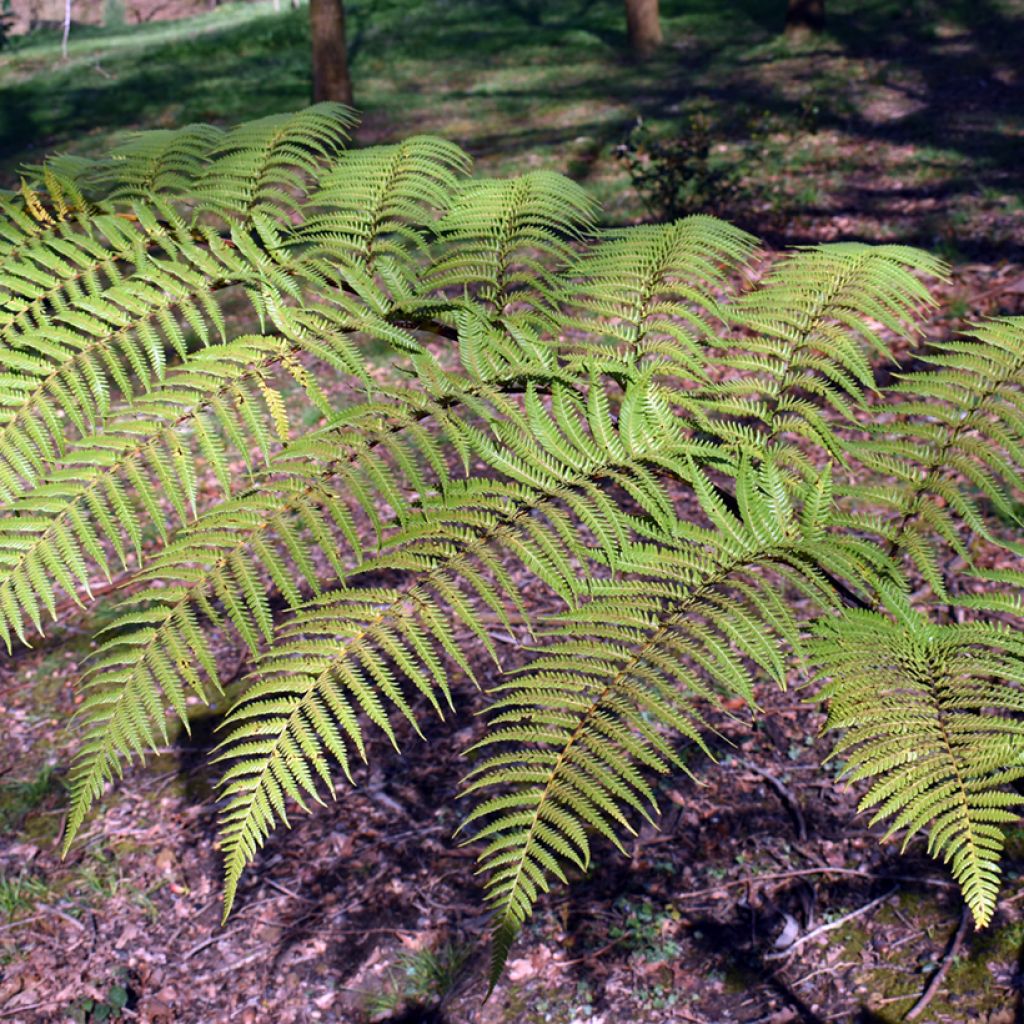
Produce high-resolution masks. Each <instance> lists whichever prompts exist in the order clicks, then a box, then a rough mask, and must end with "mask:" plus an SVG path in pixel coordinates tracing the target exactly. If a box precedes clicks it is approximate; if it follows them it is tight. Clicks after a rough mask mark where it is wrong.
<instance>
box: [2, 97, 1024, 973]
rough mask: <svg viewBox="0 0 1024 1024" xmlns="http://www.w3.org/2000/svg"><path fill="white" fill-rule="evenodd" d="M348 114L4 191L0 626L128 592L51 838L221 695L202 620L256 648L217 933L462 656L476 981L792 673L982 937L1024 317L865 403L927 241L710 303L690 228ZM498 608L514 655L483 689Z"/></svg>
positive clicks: (102, 659) (810, 268)
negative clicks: (392, 138)
mask: <svg viewBox="0 0 1024 1024" xmlns="http://www.w3.org/2000/svg"><path fill="white" fill-rule="evenodd" d="M350 124H351V118H350V116H349V114H348V112H347V111H345V110H343V109H341V108H338V107H331V106H319V107H313V108H310V109H309V110H306V111H303V112H301V113H299V114H295V115H290V116H287V117H273V118H267V119H265V120H261V121H257V122H253V123H250V124H245V125H242V126H240V127H238V128H235V129H232V130H230V131H226V132H222V131H219V130H217V129H214V128H210V127H205V126H191V127H188V128H185V129H182V130H180V131H176V132H172V131H158V132H149V133H145V134H142V135H140V136H138V137H137V138H135V139H133V140H132V141H130V142H128V143H127V144H125V145H124V146H122V147H121V148H120V149H118V150H117V151H115V152H114V153H113V154H111V156H110V157H109V158H108V159H104V160H99V161H95V162H91V161H84V160H78V159H71V158H55V159H53V160H51V161H49V162H48V163H47V164H46V165H45V167H43V168H41V169H38V170H36V171H33V172H31V174H30V181H29V183H28V184H26V185H25V186H24V187H23V188H22V190H21V192H20V193H19V194H10V195H8V196H7V197H6V198H4V199H3V200H2V207H0V353H2V361H3V370H2V376H0V501H2V502H3V518H2V520H0V635H2V636H3V639H4V641H5V642H6V643H7V645H8V646H11V645H13V644H14V643H16V642H20V643H27V642H29V638H30V634H31V633H32V631H33V630H37V631H41V630H42V628H43V619H44V617H46V616H47V615H54V614H56V613H57V611H58V609H59V608H61V607H63V605H62V604H61V603H60V602H62V601H66V600H67V598H68V596H70V597H73V598H74V600H75V601H77V602H78V603H79V604H81V605H85V604H87V603H88V602H89V601H90V600H91V591H92V589H93V588H94V587H95V584H96V580H97V579H98V577H99V576H103V577H114V576H115V575H118V576H119V577H124V578H125V579H127V580H128V581H129V582H130V586H129V587H127V588H126V589H125V591H124V593H123V596H121V597H119V598H116V599H115V600H116V601H117V603H118V607H119V613H118V615H117V617H116V619H115V621H114V622H113V624H112V625H110V626H109V627H107V628H106V629H105V630H104V631H103V633H102V635H101V640H102V644H101V646H100V647H99V649H98V650H97V651H96V653H95V655H94V656H93V657H92V660H91V662H90V663H89V665H88V668H87V670H86V672H85V674H84V676H83V678H82V680H81V691H82V693H83V694H84V700H83V702H82V704H81V708H80V711H79V714H78V724H79V728H80V731H81V736H82V742H81V746H80V748H79V749H78V752H77V755H76V757H75V761H74V767H73V770H72V778H71V787H72V807H71V812H70V816H69V821H68V828H67V836H66V843H67V844H70V843H71V842H72V840H73V838H74V836H75V833H76V832H77V831H78V829H79V828H80V826H81V824H82V822H83V820H84V818H85V816H86V814H87V813H88V811H89V809H90V807H91V806H92V804H93V803H94V802H95V801H96V800H97V799H98V798H99V797H100V796H101V795H102V794H103V792H104V790H105V787H106V785H107V783H108V782H110V781H111V780H112V779H113V778H115V777H117V776H118V775H120V774H121V772H122V771H123V768H124V764H125V762H126V761H128V760H131V759H133V758H134V757H135V756H138V757H140V758H141V757H144V756H145V754H146V752H147V750H148V749H149V748H151V747H153V746H154V745H155V744H157V743H158V742H160V740H161V738H162V737H164V736H166V730H167V726H168V721H169V718H173V717H174V716H177V717H178V718H180V719H181V721H182V722H183V723H184V724H185V726H186V727H187V725H188V714H189V702H190V700H191V701H193V702H194V701H195V700H197V699H198V700H199V701H202V702H205V703H213V702H216V701H218V700H219V699H221V698H220V697H219V696H218V695H219V693H220V687H221V680H220V679H219V666H218V664H217V661H216V658H215V651H214V648H213V646H212V645H211V640H210V631H211V630H214V629H215V630H217V631H220V632H221V633H226V632H234V633H235V634H236V635H237V636H238V637H239V638H240V639H241V641H242V642H244V644H245V645H247V646H248V648H249V650H250V652H251V659H252V660H251V666H252V667H251V672H250V673H249V675H248V676H247V677H246V678H245V680H244V685H243V686H242V688H241V694H240V696H239V697H238V698H237V700H236V701H235V703H234V705H233V707H232V708H231V710H230V712H229V713H228V716H227V721H226V729H225V733H224V739H223V742H222V744H221V746H220V748H219V750H218V752H217V755H216V757H217V759H218V760H219V761H220V762H221V763H222V764H223V765H224V773H223V778H222V783H221V790H220V793H221V798H222V811H221V843H222V849H223V854H224V857H225V861H226V887H225V913H226V912H227V911H228V910H230V907H231V904H232V901H233V900H234V898H235V893H236V887H237V884H238V881H239V878H240V876H241V873H242V871H243V869H244V867H245V865H246V864H247V862H248V861H249V860H250V859H251V858H252V857H253V855H254V854H255V852H256V851H257V850H258V848H259V847H260V845H261V844H262V843H263V841H264V839H265V838H266V836H267V834H268V833H269V832H270V830H271V829H273V828H274V827H275V826H276V825H277V824H278V823H279V822H282V821H285V822H286V821H287V815H288V814H289V813H291V810H290V808H292V807H300V808H304V809H305V808H307V807H308V806H309V805H310V804H311V802H313V801H320V800H322V798H323V796H324V794H326V793H331V792H333V787H334V784H335V779H336V778H337V776H338V774H339V773H340V774H342V775H349V773H350V770H351V766H352V763H353V761H354V760H356V759H360V758H364V757H365V754H366V733H367V730H368V729H379V730H381V731H382V732H383V733H384V734H386V735H387V736H388V737H389V738H390V739H391V740H392V742H396V736H397V733H396V722H397V721H398V720H401V719H404V720H406V721H407V722H408V723H409V724H410V725H411V727H412V728H413V729H414V730H415V731H416V732H417V733H419V732H420V731H421V730H425V729H427V727H428V724H427V723H428V720H429V719H430V717H431V712H432V713H434V714H436V716H438V717H442V718H443V717H445V716H446V715H448V714H458V713H459V705H460V702H461V701H463V698H461V697H460V693H462V692H464V686H465V680H466V679H469V680H474V679H475V678H476V673H479V671H480V664H481V659H482V657H486V658H489V659H490V660H492V661H493V662H494V667H493V668H488V669H487V678H488V680H489V681H490V680H494V683H493V685H492V686H490V687H489V689H488V699H489V702H490V703H489V707H490V711H489V715H488V718H487V720H486V730H485V731H484V733H483V737H482V739H481V740H480V742H479V743H478V744H477V745H476V746H475V747H474V749H473V751H472V752H471V754H470V758H471V761H470V769H469V774H468V777H467V779H466V781H465V783H464V787H463V789H464V792H465V793H466V794H467V795H469V796H470V797H471V810H470V811H469V812H468V814H467V815H466V817H465V821H464V825H463V831H462V834H463V835H464V836H465V837H467V838H470V839H472V840H473V841H474V842H476V843H478V844H479V846H480V864H481V867H482V869H483V871H484V873H485V875H486V877H487V884H486V891H487V898H488V900H489V902H490V904H491V906H492V908H493V913H494V946H493V949H494V954H493V971H492V980H493V978H496V977H497V975H498V974H499V972H500V970H501V966H502V964H503V962H504V959H505V956H506V954H507V951H508V948H509V945H510V943H511V942H512V941H513V938H514V936H515V934H516V931H517V930H518V928H519V927H520V925H521V924H522V923H523V921H524V920H525V919H526V918H527V916H528V915H529V914H530V912H531V909H532V907H533V905H534V903H535V901H536V900H537V899H538V898H539V897H540V895H541V894H542V893H543V892H544V891H546V890H547V889H548V887H549V885H550V884H551V883H552V881H553V880H564V879H565V877H566V871H567V869H568V867H569V866H574V867H576V868H585V867H586V866H587V865H588V864H589V861H590V856H591V846H592V843H593V842H594V840H595V837H605V838H606V839H607V840H608V841H609V842H610V843H612V844H614V845H619V844H620V843H621V842H622V840H623V837H624V836H626V835H628V834H629V833H630V832H631V831H632V829H633V827H634V825H635V823H636V822H637V821H638V819H642V818H647V819H650V818H652V817H653V815H654V814H655V810H656V807H655V793H654V787H653V785H652V782H651V777H652V773H658V772H669V771H673V770H678V769H680V768H682V769H684V770H685V765H684V762H683V757H682V753H681V746H680V743H679V739H680V738H682V739H683V740H685V741H686V742H687V743H689V744H696V745H697V746H700V747H705V749H706V746H705V745H706V741H705V735H706V733H707V730H708V728H709V726H708V721H707V716H708V713H709V712H710V711H711V710H713V709H714V708H716V707H717V706H719V705H720V704H721V703H722V701H723V700H729V701H730V704H734V703H735V701H736V699H737V698H739V699H740V700H741V701H743V702H745V703H746V704H748V705H749V706H750V708H751V709H753V710H755V711H756V701H755V688H756V686H757V685H758V684H759V683H762V682H765V681H771V682H774V683H775V684H777V685H779V686H785V685H787V683H791V682H793V681H794V680H798V679H800V678H805V679H817V680H820V681H821V682H822V684H823V686H822V688H821V689H820V690H819V691H818V694H817V696H818V697H820V698H821V699H824V700H827V701H828V702H829V707H830V715H829V725H830V726H831V727H832V728H835V729H839V730H841V736H840V740H839V750H840V752H841V754H842V757H843V759H844V761H845V762H846V772H847V776H848V777H849V778H851V779H853V780H859V779H870V780H871V782H870V788H868V789H867V791H866V795H865V797H864V802H863V803H864V806H873V807H875V808H876V816H877V817H878V818H886V819H888V821H889V822H890V829H891V831H899V832H902V833H903V834H904V835H905V836H906V837H908V838H909V837H910V836H911V835H912V834H914V833H915V832H916V831H917V830H919V829H922V828H926V829H928V835H929V840H928V842H929V848H930V849H931V851H932V852H933V853H934V854H935V855H936V856H939V857H941V858H943V859H944V860H946V861H947V862H949V863H950V865H951V868H952V872H953V875H954V877H955V878H956V879H957V881H958V882H959V883H960V885H961V887H962V889H963V892H964V896H965V898H966V900H967V902H968V903H969V905H970V907H971V910H972V911H973V914H974V917H975V919H976V921H977V923H978V924H979V925H984V924H985V923H986V922H988V921H989V919H990V918H991V916H992V913H993V911H994V908H995V903H996V897H997V886H998V870H999V868H998V861H999V855H1000V849H1001V844H1002V841H1003V835H1002V828H1003V826H1004V825H1007V824H1008V823H1011V822H1013V821H1015V820H1016V807H1017V805H1018V803H1019V797H1018V795H1017V793H1016V792H1015V791H1014V789H1013V786H1012V784H1013V783H1014V782H1015V781H1017V780H1019V779H1020V778H1021V777H1022V776H1024V760H1022V753H1024V725H1022V722H1021V718H1020V712H1021V711H1022V710H1024V697H1022V692H1021V685H1020V684H1021V680H1022V678H1024V668H1022V665H1024V662H1022V657H1024V644H1022V642H1021V639H1020V634H1019V633H1018V631H1017V623H1018V621H1019V617H1020V614H1021V610H1022V609H1021V602H1020V596H1019V588H1020V586H1021V583H1022V581H1024V574H1021V573H1020V572H1018V571H1016V570H1012V571H1011V570H995V569H992V568H989V566H991V565H992V564H994V562H995V561H996V560H998V559H997V556H998V558H1002V561H1001V562H1000V564H1004V563H1005V554H1006V553H1007V552H1009V553H1013V554H1015V553H1017V552H1018V551H1019V542H1018V541H1017V540H1016V536H1015V528H1016V525H1017V524H1018V523H1019V518H1018V513H1019V509H1020V508H1021V505H1020V502H1019V493H1020V491H1021V489H1022V485H1024V477H1022V472H1024V470H1022V462H1024V405H1022V403H1021V400H1020V386H1021V383H1022V379H1024V320H1021V319H1019V318H1018V319H1005V320H995V321H990V322H987V323H985V324H982V325H980V326H978V327H976V328H975V329H974V330H973V331H972V332H971V333H969V334H968V335H966V336H965V337H962V338H959V339H956V340H947V341H942V342H941V343H937V344H934V345H931V346H930V347H929V348H927V349H926V350H924V351H923V352H922V353H921V354H919V356H918V358H917V359H916V360H915V363H914V364H913V365H920V366H922V367H923V369H920V370H918V371H916V372H908V373H906V374H904V375H902V376H897V377H896V382H895V383H894V384H892V385H891V386H889V387H886V388H885V389H882V390H879V388H877V387H876V385H875V376H874V373H873V365H872V360H873V359H886V358H889V357H890V356H891V354H892V352H893V350H894V346H896V345H902V342H903V339H905V338H908V337H910V336H912V334H913V333H914V331H915V326H914V325H915V322H916V319H917V317H918V315H919V314H920V312H921V310H922V309H924V308H925V307H927V306H928V305H929V303H931V301H932V300H931V299H930V297H929V293H928V291H927V289H926V288H925V286H924V284H923V283H922V281H921V277H922V276H924V277H927V276H933V277H934V276H936V275H941V274H942V273H943V267H942V265H941V263H940V262H939V261H937V260H936V259H934V258H932V257H930V256H929V255H927V254H925V253H923V252H920V251H917V250H914V249H910V248H906V247H902V246H894V245H888V246H877V247H869V246H864V245H855V244H839V245H829V246H818V247H812V248H806V249H802V250H799V251H797V252H795V253H793V254H790V255H789V256H787V257H785V258H783V259H780V260H778V261H777V262H775V263H774V264H773V265H772V266H771V267H770V269H768V270H767V272H765V273H761V274H759V275H755V276H756V277H757V279H758V284H757V285H756V287H750V288H747V289H745V290H742V289H741V290H739V292H738V293H737V290H736V288H735V287H734V282H735V281H738V280H740V279H741V278H742V277H743V275H740V274H739V271H740V270H741V269H743V268H746V267H748V266H750V265H751V264H752V263H756V261H757V260H758V259H759V257H758V255H757V252H756V243H755V240H754V239H753V238H751V237H750V236H748V235H746V234H745V233H743V232H742V231H739V230H737V229H736V228H733V227H731V226H729V225H728V224H726V223H724V222H722V221H718V220H715V219H712V218H710V217H707V216H693V217H689V218H686V219H684V220H679V221H676V222H674V223H671V224H664V225H658V226H645V227H636V228H630V229H626V230H618V231H610V232H607V231H606V232H600V231H596V230H595V229H594V219H595V214H596V211H595V209H594V206H593V204H592V202H591V201H590V199H589V198H588V197H587V195H586V194H585V193H584V192H583V191H582V190H581V189H580V188H579V187H578V186H577V185H575V184H573V183H572V182H571V181H569V180H567V179H564V178H561V177H559V176H557V175H554V174H551V173H547V172H533V173H529V174H526V175H523V176H522V177H519V178H514V179H510V180H473V179H469V178H467V177H466V176H465V174H466V171H467V170H468V167H469V160H468V158H467V157H466V155H465V154H464V153H462V152H461V151H460V150H459V149H458V148H456V147H455V146H453V145H451V144H449V143H446V142H444V141H441V140H438V139H433V138H425V137H416V138H411V139H408V140H407V141H405V142H403V143H400V144H397V145H391V146H375V147H371V148H367V149H354V150H345V149H344V146H343V143H344V139H345V136H346V131H347V129H348V128H349V127H350ZM755 269H756V268H755ZM746 276H748V277H749V275H746ZM240 310H242V312H240ZM246 310H247V312H246ZM382 352H383V353H384V356H381V353H382ZM382 359H383V360H384V362H385V366H384V367H383V369H382V368H381V366H380V363H381V360H382ZM310 409H314V410H317V411H319V413H320V416H319V417H318V416H310V414H309V410H310ZM321 421H322V422H321ZM1006 523H1012V524H1014V525H1013V526H1012V527H1009V528H1008V527H1007V526H1006ZM147 531H148V533H147ZM150 535H151V536H150ZM524 579H526V580H527V581H528V582H527V583H526V584H525V586H524ZM524 591H525V592H526V593H527V594H528V595H529V596H528V598H527V597H524V593H523V592H524ZM107 600H109V599H107ZM554 605H558V607H560V609H561V610H560V611H558V612H556V613H553V614H540V613H536V612H535V609H536V608H550V607H552V606H554ZM513 619H515V620H516V622H517V623H518V622H524V623H526V624H528V625H529V627H530V629H531V631H532V635H533V637H534V638H535V639H534V643H533V644H532V645H531V648H530V651H529V659H528V661H527V662H526V664H525V665H522V664H512V665H511V666H510V668H509V670H508V671H505V672H502V670H501V666H500V661H499V652H498V650H497V649H496V648H495V645H494V641H493V639H492V637H491V632H492V631H493V629H494V628H495V625H494V623H499V624H501V627H503V628H504V629H506V630H512V629H513V625H512V620H513ZM467 637H468V639H467ZM432 728H437V726H436V725H434V726H432Z"/></svg>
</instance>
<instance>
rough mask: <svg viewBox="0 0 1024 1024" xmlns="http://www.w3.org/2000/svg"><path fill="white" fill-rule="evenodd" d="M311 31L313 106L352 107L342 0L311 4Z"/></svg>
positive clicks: (326, 0) (323, 0) (321, 0)
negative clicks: (324, 103)
mask: <svg viewBox="0 0 1024 1024" xmlns="http://www.w3.org/2000/svg"><path fill="white" fill-rule="evenodd" d="M309 28H310V32H311V34H312V37H313V102H314V103H320V102H322V101H323V100H334V101H336V102H338V103H347V104H348V105H349V106H351V105H352V79H351V78H350V77H349V73H348V49H347V47H346V44H345V5H344V3H343V0H309Z"/></svg>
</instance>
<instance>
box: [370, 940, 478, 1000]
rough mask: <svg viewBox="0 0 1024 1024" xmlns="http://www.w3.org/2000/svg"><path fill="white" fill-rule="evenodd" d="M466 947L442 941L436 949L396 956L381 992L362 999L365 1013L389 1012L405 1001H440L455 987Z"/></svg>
mask: <svg viewBox="0 0 1024 1024" xmlns="http://www.w3.org/2000/svg"><path fill="white" fill-rule="evenodd" d="M471 952H472V948H471V947H470V946H467V945H464V944H462V943H456V942H446V943H443V944H442V945H440V946H438V948H437V949H418V950H406V951H403V952H402V953H400V954H399V955H398V958H397V959H396V961H395V964H394V966H393V967H392V968H391V970H390V972H389V974H388V978H387V981H386V983H385V986H384V988H383V990H382V991H380V992H374V993H372V994H370V995H369V996H368V997H367V998H366V1003H365V1006H366V1009H367V1011H368V1012H369V1013H371V1014H373V1015H377V1014H380V1013H393V1012H394V1011H395V1010H397V1009H400V1008H401V1007H403V1006H406V1005H409V1004H425V1005H434V1004H437V1003H440V1002H441V1001H442V1000H444V999H445V998H446V997H447V996H448V995H450V993H451V992H452V990H453V989H454V987H455V983H456V982H457V981H458V979H459V975H460V974H461V973H462V971H463V969H464V967H465V965H466V961H467V960H468V959H469V956H470V954H471Z"/></svg>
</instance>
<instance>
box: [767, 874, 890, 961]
mask: <svg viewBox="0 0 1024 1024" xmlns="http://www.w3.org/2000/svg"><path fill="white" fill-rule="evenodd" d="M898 890H899V886H898V885H894V886H893V887H892V888H891V889H890V890H889V891H888V892H887V893H886V894H885V895H884V896H879V897H878V898H877V899H874V900H872V901H871V902H870V903H865V904H864V906H863V907H858V908H857V909H856V910H851V911H850V913H849V914H844V915H843V916H842V917H839V918H836V920H835V921H829V922H828V924H821V925H818V927H817V928H815V929H813V930H812V931H809V932H808V933H807V934H806V935H801V936H800V938H799V939H797V940H796V942H794V943H792V944H791V945H789V946H787V947H786V948H785V949H784V950H782V951H781V952H779V953H766V954H765V956H764V959H765V960H784V959H785V958H786V957H787V956H789V955H790V954H792V953H795V952H796V951H797V950H798V949H799V948H800V947H801V946H803V945H805V944H806V943H808V942H810V941H811V939H816V938H818V936H819V935H824V934H825V933H826V932H831V931H834V930H835V929H836V928H841V927H842V926H843V925H844V924H846V923H847V921H852V920H853V919H854V918H857V917H862V916H863V915H864V914H867V913H870V911H872V910H874V909H875V907H877V906H878V905H879V904H881V903H884V902H885V901H886V900H887V899H888V898H889V897H890V896H892V894H893V893H895V892H897V891H898Z"/></svg>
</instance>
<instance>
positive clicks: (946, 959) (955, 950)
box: [903, 905, 971, 1020]
mask: <svg viewBox="0 0 1024 1024" xmlns="http://www.w3.org/2000/svg"><path fill="white" fill-rule="evenodd" d="M970 919H971V912H970V911H969V910H968V909H967V907H966V905H965V906H964V908H963V910H962V911H961V912H960V924H959V925H957V929H956V933H955V934H954V936H953V940H952V942H950V944H949V946H948V947H947V949H946V952H945V954H944V955H943V957H942V963H941V964H939V968H938V970H937V971H935V973H934V974H933V975H932V976H931V978H930V979H929V981H928V984H927V985H926V986H925V990H924V991H923V992H922V993H921V997H920V998H919V999H918V1001H917V1002H916V1003H914V1005H913V1006H912V1007H911V1008H910V1009H909V1010H907V1015H906V1016H905V1017H904V1018H903V1019H904V1020H914V1018H915V1017H919V1016H920V1015H921V1014H922V1013H924V1010H925V1008H926V1007H927V1006H928V1004H929V1003H930V1002H931V1001H932V1000H933V999H934V998H935V993H936V992H938V991H939V989H940V988H941V987H942V982H943V980H944V979H945V977H946V975H947V974H948V973H949V968H950V966H951V965H952V963H953V961H954V960H955V959H956V958H957V956H958V955H959V953H960V947H961V946H962V945H963V944H964V936H965V935H966V934H967V922H968V921H969V920H970Z"/></svg>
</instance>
